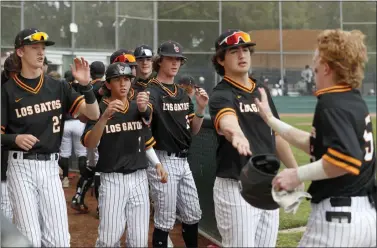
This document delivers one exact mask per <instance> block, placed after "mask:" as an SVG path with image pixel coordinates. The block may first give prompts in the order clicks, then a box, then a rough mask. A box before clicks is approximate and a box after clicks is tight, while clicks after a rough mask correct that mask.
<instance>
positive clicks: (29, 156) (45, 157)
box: [13, 152, 59, 161]
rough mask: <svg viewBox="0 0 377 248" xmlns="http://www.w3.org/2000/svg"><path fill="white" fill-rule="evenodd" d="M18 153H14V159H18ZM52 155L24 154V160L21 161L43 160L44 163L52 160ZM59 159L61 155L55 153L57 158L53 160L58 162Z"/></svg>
mask: <svg viewBox="0 0 377 248" xmlns="http://www.w3.org/2000/svg"><path fill="white" fill-rule="evenodd" d="M17 155H18V153H17V152H14V153H13V158H14V159H17ZM51 155H52V154H51V153H28V152H24V153H23V155H22V158H19V159H29V160H42V161H48V160H52V159H51ZM58 159H59V154H57V153H55V157H54V159H53V160H58Z"/></svg>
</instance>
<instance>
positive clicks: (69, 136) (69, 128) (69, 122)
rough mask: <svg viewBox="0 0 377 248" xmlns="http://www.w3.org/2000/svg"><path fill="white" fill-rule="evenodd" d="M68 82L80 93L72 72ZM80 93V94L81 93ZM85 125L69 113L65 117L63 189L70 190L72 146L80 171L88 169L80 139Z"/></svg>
mask: <svg viewBox="0 0 377 248" xmlns="http://www.w3.org/2000/svg"><path fill="white" fill-rule="evenodd" d="M64 76H65V80H66V82H67V83H68V84H69V85H70V86H71V87H72V88H73V89H74V90H76V92H78V91H79V84H78V82H77V81H76V80H75V78H74V77H73V75H72V72H71V71H66V72H65V75H64ZM79 93H80V92H79ZM84 129H85V124H84V123H82V122H81V121H80V120H79V119H78V118H74V117H72V116H71V114H69V113H67V114H66V116H65V123H64V130H63V137H62V143H61V145H60V159H59V166H60V168H62V170H63V180H62V185H63V188H69V179H68V174H69V158H70V157H71V155H72V145H73V148H74V152H75V155H76V157H77V158H78V165H79V169H80V171H81V170H83V169H82V168H85V167H86V154H87V152H86V148H85V147H84V146H83V145H82V144H81V142H80V137H81V135H82V133H83V132H84Z"/></svg>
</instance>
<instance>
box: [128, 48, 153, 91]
mask: <svg viewBox="0 0 377 248" xmlns="http://www.w3.org/2000/svg"><path fill="white" fill-rule="evenodd" d="M153 55H154V54H153V51H152V48H151V47H149V46H147V45H141V46H138V47H136V48H135V51H134V56H135V58H136V63H137V67H136V78H135V80H134V82H133V84H132V88H133V91H134V96H137V94H138V93H139V92H141V91H144V90H145V89H146V88H147V87H148V83H149V81H150V80H151V79H152V78H153V77H155V76H156V75H155V73H153V70H152V58H153ZM134 98H135V97H134Z"/></svg>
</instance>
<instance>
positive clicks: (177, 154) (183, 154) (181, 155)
mask: <svg viewBox="0 0 377 248" xmlns="http://www.w3.org/2000/svg"><path fill="white" fill-rule="evenodd" d="M167 155H168V156H169V157H171V156H174V157H177V158H187V157H188V151H181V152H167Z"/></svg>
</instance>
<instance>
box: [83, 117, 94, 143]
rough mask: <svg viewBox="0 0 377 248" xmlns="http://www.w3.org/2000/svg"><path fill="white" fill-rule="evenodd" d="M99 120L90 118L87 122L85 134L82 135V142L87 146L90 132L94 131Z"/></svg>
mask: <svg viewBox="0 0 377 248" xmlns="http://www.w3.org/2000/svg"><path fill="white" fill-rule="evenodd" d="M96 123H97V121H93V120H89V121H88V122H87V123H86V126H85V129H84V132H83V134H82V135H81V139H80V140H81V144H82V145H83V146H85V147H86V145H85V144H86V143H85V141H86V138H87V137H88V134H89V133H90V132H91V131H92V129H93V127H94V126H95V125H96Z"/></svg>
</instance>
